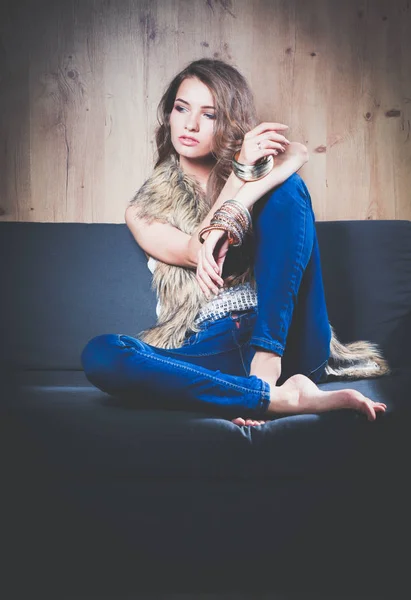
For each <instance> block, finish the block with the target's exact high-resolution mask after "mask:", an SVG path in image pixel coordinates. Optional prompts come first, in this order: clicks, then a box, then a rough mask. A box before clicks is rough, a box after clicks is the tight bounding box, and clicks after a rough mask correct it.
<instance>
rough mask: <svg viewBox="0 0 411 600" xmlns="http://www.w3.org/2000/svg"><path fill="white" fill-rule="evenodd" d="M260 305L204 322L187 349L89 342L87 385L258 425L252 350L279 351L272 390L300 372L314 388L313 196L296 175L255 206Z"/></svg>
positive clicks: (317, 294) (325, 335)
mask: <svg viewBox="0 0 411 600" xmlns="http://www.w3.org/2000/svg"><path fill="white" fill-rule="evenodd" d="M252 218H253V229H254V238H255V248H254V252H255V258H254V271H255V277H256V283H257V297H258V307H257V308H253V309H250V310H247V311H241V312H231V313H230V314H228V315H227V316H226V317H224V318H221V319H218V320H214V321H213V320H207V321H204V322H203V323H201V324H200V331H199V332H198V333H192V334H191V335H188V337H187V338H186V340H185V342H184V344H183V346H182V347H181V348H176V349H171V350H169V349H164V348H156V347H154V346H150V345H148V344H146V343H144V342H142V341H140V340H138V339H136V338H134V337H132V336H129V335H126V334H117V333H109V334H103V335H99V336H97V337H94V338H92V339H91V340H90V341H89V342H88V343H87V345H86V346H85V348H84V350H83V352H82V354H81V362H82V366H83V369H84V372H85V374H86V377H87V379H88V380H89V381H90V382H91V383H92V384H93V385H95V386H96V387H98V388H99V389H101V390H103V391H105V392H107V393H108V394H110V395H113V396H117V397H126V398H131V399H133V398H134V399H135V401H136V404H138V398H139V397H140V398H141V397H143V396H145V397H146V398H149V403H150V404H149V405H150V406H151V407H153V408H154V407H161V408H164V407H166V408H167V407H169V408H170V409H183V410H200V411H206V412H213V413H214V414H219V415H221V416H226V417H228V418H230V417H231V418H235V417H238V416H243V417H251V418H264V416H265V413H266V410H267V407H268V404H269V399H270V385H269V384H268V382H266V381H264V380H262V379H260V378H259V377H256V376H254V375H253V376H250V364H251V361H252V358H253V356H254V354H255V352H256V350H258V349H260V350H261V349H263V350H268V351H272V352H275V353H277V354H279V355H280V356H281V357H282V359H281V376H280V378H279V379H278V381H277V385H282V384H283V383H284V381H286V380H287V379H288V378H289V377H291V376H292V375H294V374H296V373H302V374H304V375H306V376H307V377H309V378H310V379H311V380H312V381H314V382H315V383H317V382H318V381H319V380H320V378H321V375H322V374H323V373H324V369H325V366H326V364H327V360H328V358H329V356H330V341H331V328H330V325H329V320H328V313H327V307H326V301H325V295H324V287H323V280H322V273H321V263H320V253H319V247H318V241H317V235H316V229H315V216H314V212H313V208H312V203H311V197H310V194H309V192H308V189H307V186H306V185H305V183H304V181H303V180H302V179H301V177H300V176H299V175H298V174H297V173H294V174H293V175H291V177H289V178H288V179H287V180H286V181H285V182H283V183H282V184H281V185H279V186H277V187H276V188H275V189H274V190H272V191H271V192H269V193H268V194H266V195H265V196H264V197H263V198H261V199H260V200H259V201H258V202H257V203H256V204H255V205H254V208H253V215H252Z"/></svg>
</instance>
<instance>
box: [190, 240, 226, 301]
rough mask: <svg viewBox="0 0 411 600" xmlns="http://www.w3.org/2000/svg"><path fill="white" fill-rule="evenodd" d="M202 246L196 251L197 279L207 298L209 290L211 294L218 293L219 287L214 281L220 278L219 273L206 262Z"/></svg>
mask: <svg viewBox="0 0 411 600" xmlns="http://www.w3.org/2000/svg"><path fill="white" fill-rule="evenodd" d="M203 252H204V251H203V248H201V250H200V251H199V253H198V262H197V274H196V276H197V280H198V281H199V283H200V284H202V285H201V289H202V290H203V292H204V293H205V294H206V296H207V298H210V295H209V292H210V291H211V292H212V293H213V294H218V292H219V288H218V286H217V284H216V283H215V281H213V279H215V280H216V281H218V283H219V282H220V280H221V278H220V276H219V274H218V273H217V272H216V271H215V270H214V269H213V268H212V267H211V265H209V264H208V263H207V259H205V256H204V253H203Z"/></svg>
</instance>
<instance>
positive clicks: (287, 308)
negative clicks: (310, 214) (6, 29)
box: [281, 201, 309, 325]
mask: <svg viewBox="0 0 411 600" xmlns="http://www.w3.org/2000/svg"><path fill="white" fill-rule="evenodd" d="M306 210H308V205H307V201H305V209H304V210H303V215H304V222H303V225H304V228H303V235H302V242H301V247H300V249H299V250H298V252H299V255H298V259H296V260H295V263H294V268H293V272H292V274H291V277H290V285H289V287H288V290H287V294H288V296H290V294H289V292H290V290H293V291H294V288H295V280H296V277H297V275H296V273H297V266H300V264H301V256H302V254H303V249H304V243H305V239H306V237H307V212H306ZM308 260H309V258H308ZM303 275H304V269H303V273H302V276H301V279H302V277H303ZM290 304H291V302H290V301H289V302H288V305H287V306H286V310H285V312H284V314H283V315H282V316H281V318H282V319H285V317H286V316H287V314H288V312H289V310H290ZM289 325H291V322H290V323H289Z"/></svg>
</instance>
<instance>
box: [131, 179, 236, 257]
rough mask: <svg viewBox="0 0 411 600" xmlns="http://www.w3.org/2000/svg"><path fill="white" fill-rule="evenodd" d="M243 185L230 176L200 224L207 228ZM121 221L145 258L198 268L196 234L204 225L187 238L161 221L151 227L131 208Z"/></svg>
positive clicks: (198, 244)
mask: <svg viewBox="0 0 411 600" xmlns="http://www.w3.org/2000/svg"><path fill="white" fill-rule="evenodd" d="M244 185H245V183H244V181H241V179H238V177H236V176H235V175H234V173H230V176H229V177H228V179H227V181H226V182H225V185H224V187H223V189H222V190H221V192H220V195H219V196H218V198H217V200H216V202H215V203H214V205H213V208H212V209H211V211H210V212H209V213H208V215H207V217H206V219H205V220H204V221H203V223H205V222H206V221H207V225H209V223H210V221H211V218H212V216H213V214H214V213H215V211H216V210H217V208H219V207H220V206H221V204H223V202H225V201H226V200H229V199H230V198H234V197H235V195H236V194H237V193H238V192H239V190H241V188H242V187H243V186H244ZM124 219H125V222H126V224H127V227H128V228H129V229H130V231H131V233H132V234H133V237H134V239H135V240H136V242H137V243H138V245H139V246H140V247H141V248H142V249H143V250H144V251H145V253H146V255H149V256H153V257H154V258H157V259H158V260H161V262H164V263H167V264H169V265H177V266H180V267H191V268H196V267H197V254H198V249H199V247H200V243H199V242H198V231H200V229H201V228H202V227H205V225H203V224H202V225H201V226H200V228H198V229H197V231H196V232H195V233H194V234H193V235H192V236H190V235H188V234H187V233H184V232H183V231H181V230H180V229H178V228H177V227H174V226H173V225H170V224H169V223H160V221H155V220H154V221H153V222H151V223H147V221H145V220H144V219H139V218H137V217H136V214H135V208H134V206H128V207H127V208H126V211H125V214H124ZM196 240H197V242H198V243H197V242H196Z"/></svg>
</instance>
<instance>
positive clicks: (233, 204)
mask: <svg viewBox="0 0 411 600" xmlns="http://www.w3.org/2000/svg"><path fill="white" fill-rule="evenodd" d="M251 223H252V222H251V215H250V212H249V211H248V209H247V208H246V207H245V206H244V205H243V204H241V202H238V200H226V201H225V202H224V203H223V204H222V205H221V207H220V208H219V209H218V210H216V212H215V213H214V215H213V217H212V219H211V222H210V225H209V226H208V227H204V228H203V229H202V230H201V231H200V232H199V234H198V239H199V240H200V242H201V243H203V242H204V239H203V235H204V233H206V232H207V231H212V230H213V229H221V230H223V231H227V233H228V240H229V244H230V246H241V244H242V243H243V240H244V237H245V235H246V233H247V232H248V230H249V229H250V228H251Z"/></svg>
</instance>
